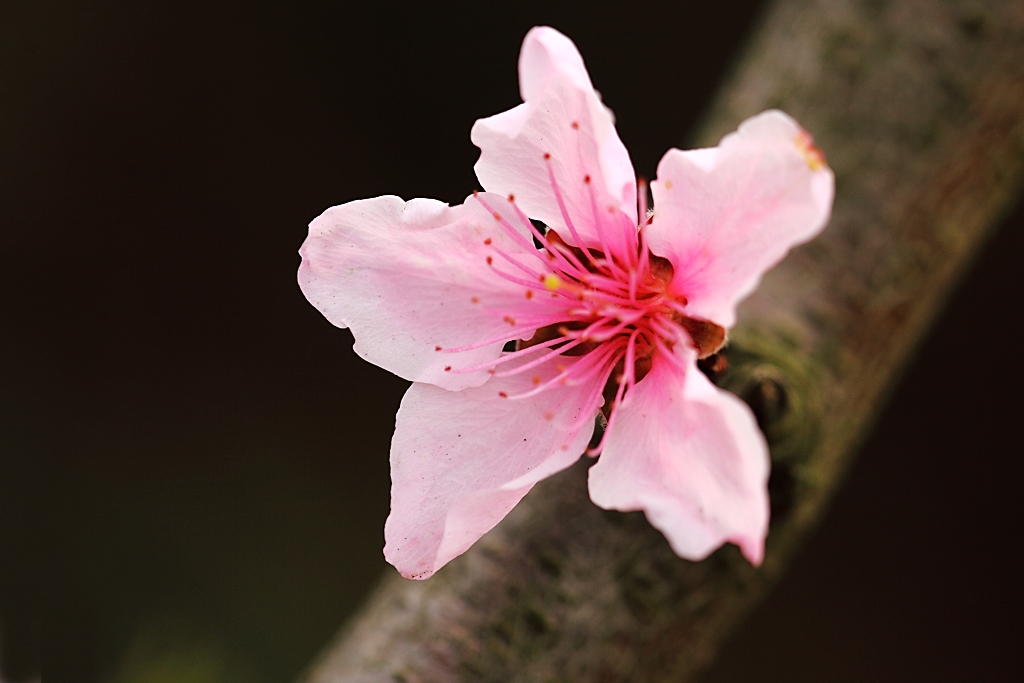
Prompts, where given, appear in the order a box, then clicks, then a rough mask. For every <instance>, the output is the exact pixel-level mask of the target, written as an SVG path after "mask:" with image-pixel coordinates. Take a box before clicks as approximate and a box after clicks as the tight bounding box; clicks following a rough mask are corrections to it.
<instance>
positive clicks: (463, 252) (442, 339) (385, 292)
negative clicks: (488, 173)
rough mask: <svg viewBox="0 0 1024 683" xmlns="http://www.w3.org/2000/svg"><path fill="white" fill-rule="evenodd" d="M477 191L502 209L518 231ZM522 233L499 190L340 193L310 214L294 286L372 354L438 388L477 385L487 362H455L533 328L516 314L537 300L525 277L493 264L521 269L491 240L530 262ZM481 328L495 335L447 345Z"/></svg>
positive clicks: (492, 353) (361, 350) (481, 357)
mask: <svg viewBox="0 0 1024 683" xmlns="http://www.w3.org/2000/svg"><path fill="white" fill-rule="evenodd" d="M480 200H484V201H485V202H486V203H487V204H488V206H490V207H492V208H493V209H494V210H495V211H499V212H500V213H502V214H503V215H506V216H507V217H508V221H506V225H507V226H509V227H511V228H513V229H514V234H516V235H519V238H518V243H517V240H516V239H515V238H513V237H511V236H510V232H509V231H508V230H507V229H506V228H505V227H502V224H501V223H499V222H498V221H496V220H495V218H494V216H493V214H492V213H491V211H490V210H489V209H487V208H485V207H484V206H483V205H482V204H481V201H480ZM528 239H529V237H528V232H527V229H526V228H525V227H524V226H523V225H522V221H521V220H519V219H518V218H516V216H515V210H514V207H512V206H511V205H510V204H509V202H508V200H507V199H505V198H503V197H497V196H493V195H491V196H488V195H481V196H480V197H479V198H473V197H471V198H469V199H468V200H467V201H466V203H465V204H463V205H461V206H454V207H449V206H447V205H446V204H443V203H442V202H438V201H435V200H432V199H413V200H412V201H409V202H404V201H402V200H401V199H399V198H398V197H390V196H387V197H377V198H375V199H364V200H359V201H354V202H349V203H348V204H343V205H341V206H335V207H333V208H331V209H328V210H327V211H325V212H324V213H323V214H322V215H321V216H319V217H318V218H316V219H315V220H314V221H313V222H312V223H311V224H310V227H309V237H308V238H307V239H306V241H305V242H304V243H303V245H302V248H301V249H300V252H299V253H300V254H301V255H302V265H301V266H300V267H299V286H300V287H301V288H302V291H303V293H304V294H305V295H306V298H308V299H309V301H310V302H311V303H312V304H313V305H314V306H316V307H317V308H318V309H319V310H320V311H321V312H322V313H323V314H324V315H325V316H326V317H327V319H328V320H330V321H331V322H332V323H334V324H335V325H337V326H339V327H351V328H352V334H353V335H354V336H355V350H356V352H357V353H358V354H359V355H360V356H362V357H363V358H365V359H366V360H368V361H370V362H371V363H374V364H376V365H379V366H380V367H383V368H385V369H387V370H389V371H391V372H393V373H395V374H396V375H399V376H401V377H404V378H405V379H408V380H412V381H415V382H428V383H431V384H436V385H437V386H440V387H444V388H446V389H452V390H458V389H462V388H465V387H469V386H478V385H480V384H483V383H484V382H485V381H487V379H488V377H489V374H488V373H487V371H486V368H485V369H482V370H477V371H475V372H468V373H463V372H460V369H462V368H470V367H474V366H477V365H480V364H486V363H487V362H488V361H491V360H494V359H495V358H497V357H498V356H499V355H500V354H501V347H502V345H503V344H504V340H505V339H509V340H511V339H517V338H524V339H528V338H529V337H530V336H531V335H532V334H533V329H532V328H530V329H526V330H525V331H524V330H523V329H522V327H523V326H522V324H520V323H519V322H518V321H517V320H516V319H515V318H516V316H520V319H523V316H525V315H528V314H533V313H534V312H535V311H536V308H537V304H536V302H530V301H528V300H527V298H526V296H525V293H526V291H527V289H529V288H528V287H526V286H524V285H522V284H517V283H514V282H511V281H509V280H507V279H504V278H502V277H500V276H498V275H497V272H498V271H500V272H508V273H512V274H514V275H515V276H517V277H520V278H525V277H526V276H525V275H524V273H523V272H522V271H520V270H519V269H517V268H516V266H514V265H511V264H509V263H508V262H507V261H506V260H504V259H503V258H501V257H500V255H499V252H498V250H501V251H503V252H505V253H508V254H511V255H512V256H513V257H514V259H515V260H516V261H517V262H521V263H523V264H533V263H535V262H536V257H535V256H534V254H536V253H537V252H536V250H535V249H534V248H533V247H532V242H528V241H526V240H528ZM485 241H489V244H485ZM524 245H525V246H524ZM488 258H490V259H491V261H492V263H491V264H488ZM538 286H539V283H538ZM517 331H518V333H517ZM495 339H496V340H495ZM487 340H495V341H491V343H488V344H485V345H483V346H480V348H475V349H471V350H466V351H463V352H459V353H451V352H448V351H446V349H453V348H458V347H463V346H467V345H474V344H479V343H480V342H484V341H487Z"/></svg>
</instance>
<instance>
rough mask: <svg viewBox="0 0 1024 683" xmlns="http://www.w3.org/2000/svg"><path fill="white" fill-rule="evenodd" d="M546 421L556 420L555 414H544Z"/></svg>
mask: <svg viewBox="0 0 1024 683" xmlns="http://www.w3.org/2000/svg"><path fill="white" fill-rule="evenodd" d="M544 419H545V420H554V419H555V414H554V413H544Z"/></svg>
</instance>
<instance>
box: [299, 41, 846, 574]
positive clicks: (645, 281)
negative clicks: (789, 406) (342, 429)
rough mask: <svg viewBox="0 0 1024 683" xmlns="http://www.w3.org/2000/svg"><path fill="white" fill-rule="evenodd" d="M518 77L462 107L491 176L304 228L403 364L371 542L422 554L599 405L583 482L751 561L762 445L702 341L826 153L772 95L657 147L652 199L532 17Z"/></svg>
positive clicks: (556, 458)
mask: <svg viewBox="0 0 1024 683" xmlns="http://www.w3.org/2000/svg"><path fill="white" fill-rule="evenodd" d="M519 76H520V84H521V94H522V97H523V101H524V102H523V104H521V105H519V106H517V107H515V108H513V109H511V110H509V111H506V112H503V113H501V114H497V115H495V116H492V117H490V118H486V119H481V120H479V121H477V122H476V125H474V126H473V131H472V140H473V142H474V143H475V144H476V145H477V146H478V147H479V148H480V150H481V154H480V160H479V161H478V162H477V164H476V173H477V177H478V178H479V180H480V183H481V184H482V185H483V187H484V188H485V190H486V192H481V193H474V194H473V195H472V196H471V197H469V198H467V199H466V201H465V203H463V204H462V205H460V206H448V205H446V204H443V203H441V202H438V201H434V200H430V199H413V200H411V201H408V202H405V201H402V200H401V199H399V198H398V197H393V196H384V197H377V198H375V199H364V200H359V201H353V202H349V203H347V204H343V205H341V206H336V207H333V208H331V209H328V210H327V211H325V212H324V213H323V214H322V215H321V216H319V217H318V218H317V219H316V220H314V221H313V222H312V224H311V225H310V230H309V237H308V238H307V239H306V241H305V243H304V244H303V246H302V250H301V254H302V265H301V267H300V268H299V284H300V286H301V288H302V291H303V293H304V294H305V295H306V297H307V298H308V299H309V301H310V302H311V303H312V304H313V305H314V306H316V307H317V308H318V309H319V310H320V311H321V312H322V313H323V314H324V315H325V316H326V317H327V319H328V320H330V321H331V322H332V323H334V324H335V325H337V326H339V327H348V328H351V330H352V333H353V335H354V336H355V350H356V352H357V353H358V354H359V355H361V356H362V357H363V358H365V359H366V360H368V361H370V362H371V363H375V364H377V365H379V366H381V367H383V368H386V369H387V370H390V371H391V372H394V373H396V374H397V375H399V376H401V377H404V378H405V379H407V380H411V381H412V382H413V385H412V386H411V387H410V388H409V391H408V393H407V394H406V395H405V398H404V399H403V400H402V405H401V408H399V411H398V416H397V424H396V428H395V435H394V439H393V440H392V444H391V478H392V488H391V515H390V516H389V517H388V520H387V523H386V524H385V527H384V535H385V539H386V545H385V548H384V555H385V557H386V558H387V560H388V561H389V562H391V563H392V564H394V565H395V567H397V568H398V570H399V571H400V572H401V573H402V575H403V576H406V577H408V578H416V579H422V578H426V577H428V576H430V575H431V574H433V573H434V572H436V571H437V570H438V569H439V568H441V567H442V566H443V565H444V564H445V563H447V562H448V561H449V560H451V559H452V558H454V557H457V556H458V555H460V554H462V553H463V552H465V551H466V550H467V549H468V548H469V547H470V546H471V545H472V544H473V543H475V542H476V540H477V539H479V538H480V537H481V536H482V535H483V534H484V533H486V532H487V531H488V530H489V529H491V528H492V527H494V525H496V524H497V523H498V522H499V521H500V520H501V519H502V518H503V517H504V516H505V515H506V514H508V512H509V511H510V510H511V509H512V508H513V507H514V506H515V505H516V503H518V502H519V500H520V499H522V497H523V496H524V495H526V493H527V492H528V491H529V490H530V489H531V488H532V487H533V485H534V484H536V483H537V482H538V481H540V480H541V479H543V478H545V477H547V476H550V475H551V474H554V473H555V472H558V471H559V470H563V469H565V468H567V467H569V466H570V465H572V464H573V463H574V462H575V461H576V460H578V459H579V457H580V456H581V455H582V454H583V453H584V452H585V451H586V450H587V444H588V442H589V441H590V438H591V434H592V431H593V426H594V422H595V418H596V417H597V416H598V415H599V414H601V413H602V412H603V413H604V415H605V416H606V417H607V427H606V429H605V431H604V434H603V437H602V441H601V443H600V444H599V445H598V446H597V447H596V448H594V449H592V450H591V451H590V454H591V455H598V454H600V459H599V460H598V461H597V463H596V464H595V465H594V466H593V467H591V469H590V473H589V485H590V496H591V498H592V499H593V501H594V502H595V503H596V504H597V505H600V506H601V507H603V508H607V509H614V510H643V511H644V512H645V513H646V515H647V518H648V519H649V520H650V522H651V524H653V525H654V526H655V527H657V528H658V529H660V530H661V531H662V532H663V533H664V534H665V536H666V537H667V539H668V541H669V543H670V544H671V546H672V548H673V549H674V550H675V552H676V553H677V554H679V555H680V556H682V557H685V558H690V559H701V558H703V557H705V556H707V555H708V554H709V553H710V552H711V551H713V550H714V549H715V548H717V547H718V546H720V545H721V544H723V543H725V542H732V543H736V544H737V545H739V547H740V548H741V550H742V551H743V553H744V554H745V555H746V557H747V558H748V559H749V560H750V561H751V562H753V563H755V564H757V563H759V562H760V561H761V558H762V556H763V552H764V538H765V535H766V533H767V527H768V497H767V491H766V484H767V478H768V467H769V462H768V451H767V447H766V445H765V441H764V438H763V437H762V435H761V433H760V432H759V430H758V427H757V424H756V423H755V420H754V418H753V415H752V414H751V412H750V410H749V409H748V408H747V406H746V405H745V404H743V403H742V402H741V401H740V400H738V399H737V398H736V397H735V396H733V395H732V394H729V393H727V392H725V391H722V390H720V389H718V388H717V387H715V386H714V385H713V384H712V383H711V382H710V381H709V380H708V379H707V378H706V377H705V376H704V374H703V373H701V372H700V371H699V370H698V369H697V367H696V361H697V359H698V357H703V356H706V355H708V354H710V353H713V352H714V351H716V350H717V349H718V347H719V346H721V344H722V343H723V341H724V339H725V330H726V329H727V328H729V327H731V326H732V325H733V323H734V322H735V318H736V305H737V303H738V302H739V301H740V300H741V299H743V298H744V297H745V296H747V295H748V294H749V293H750V292H751V291H752V290H753V289H754V288H755V287H756V286H757V284H758V281H759V280H760V278H761V276H762V274H763V273H764V272H765V271H766V270H768V269H769V268H771V267H772V266H773V265H774V264H775V263H777V262H778V261H779V260H780V259H782V258H783V256H785V254H786V252H787V251H788V250H789V249H790V248H791V247H793V246H794V245H796V244H799V243H801V242H804V241H806V240H808V239H810V238H811V237H813V236H814V235H816V234H817V233H818V232H819V231H821V230H822V228H823V227H824V226H825V224H826V222H827V221H828V218H829V213H830V211H831V206H832V196H833V176H832V173H831V171H830V170H829V169H828V167H827V166H826V165H825V163H824V159H823V157H822V156H821V154H820V152H818V151H817V149H816V148H815V147H814V146H813V143H812V142H811V139H810V137H809V136H808V135H807V134H806V133H805V132H804V131H803V130H802V129H801V128H800V127H799V126H798V125H797V124H796V123H795V122H794V121H793V120H792V119H791V118H789V117H788V116H787V115H785V114H783V113H781V112H778V111H769V112H765V113H763V114H759V115H757V116H755V117H753V118H751V119H748V120H747V121H745V122H744V123H743V124H742V125H741V126H740V127H739V130H738V131H736V132H735V133H732V134H730V135H727V136H726V137H725V138H724V139H723V140H722V141H721V143H720V144H719V146H718V147H715V148H713V149H700V150H693V151H686V152H684V151H680V150H678V149H672V150H669V151H668V152H667V153H666V154H665V156H664V158H663V159H662V160H661V163H660V164H659V165H658V179H657V180H655V181H654V182H653V183H652V184H651V193H652V195H653V200H654V207H655V211H654V212H650V213H649V212H648V208H647V188H646V187H645V186H644V185H643V184H642V183H641V184H639V186H638V183H637V181H636V178H635V175H634V172H633V167H632V164H631V162H630V159H629V155H628V153H627V152H626V149H625V147H624V146H623V145H622V142H621V141H620V140H619V138H618V135H617V134H616V132H615V127H614V124H613V121H612V115H611V112H610V111H609V110H608V109H607V108H606V107H605V106H604V105H603V104H602V103H601V100H600V98H599V97H598V95H597V93H596V92H595V90H594V88H593V86H592V85H591V83H590V77H589V76H588V75H587V71H586V69H585V68H584V66H583V60H582V58H581V57H580V54H579V52H578V51H577V50H576V47H575V45H573V43H572V42H571V41H570V40H569V39H568V38H566V37H565V36H563V35H562V34H560V33H558V32H557V31H555V30H554V29H551V28H535V29H533V30H531V31H530V32H529V34H528V35H527V36H526V40H525V41H524V43H523V49H522V53H521V55H520V59H519ZM638 187H639V191H638ZM530 219H535V220H536V221H538V222H541V223H543V225H544V226H546V229H543V228H540V229H539V228H537V227H535V225H534V223H533V222H531V220H530ZM538 244H539V245H540V247H539V248H538V247H537V246H536V245H538ZM510 341H517V347H516V350H514V351H505V350H503V347H505V344H506V343H507V342H510Z"/></svg>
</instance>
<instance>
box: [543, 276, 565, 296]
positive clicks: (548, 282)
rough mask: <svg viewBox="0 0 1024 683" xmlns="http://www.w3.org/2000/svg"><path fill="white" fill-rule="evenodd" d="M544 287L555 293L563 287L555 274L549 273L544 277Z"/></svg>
mask: <svg viewBox="0 0 1024 683" xmlns="http://www.w3.org/2000/svg"><path fill="white" fill-rule="evenodd" d="M544 286H545V287H547V288H548V289H549V290H551V291H552V292H554V291H555V290H557V289H558V288H559V287H561V286H562V280H561V279H560V278H559V277H558V276H557V275H555V274H554V273H548V274H547V275H545V276H544Z"/></svg>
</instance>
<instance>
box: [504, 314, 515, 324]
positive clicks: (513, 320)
mask: <svg viewBox="0 0 1024 683" xmlns="http://www.w3.org/2000/svg"><path fill="white" fill-rule="evenodd" d="M502 320H504V321H505V322H507V323H508V324H509V325H515V324H516V319H515V318H513V317H512V316H510V315H506V316H505V317H504V318H502Z"/></svg>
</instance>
